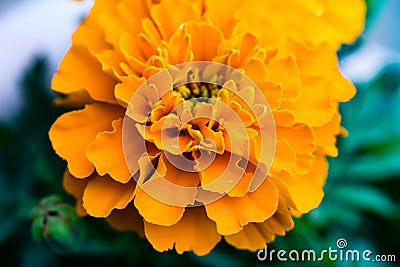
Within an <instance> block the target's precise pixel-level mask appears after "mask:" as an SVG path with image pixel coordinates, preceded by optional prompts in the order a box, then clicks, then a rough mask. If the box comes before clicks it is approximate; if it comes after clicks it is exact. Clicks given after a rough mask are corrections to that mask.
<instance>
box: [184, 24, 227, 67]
mask: <svg viewBox="0 0 400 267" xmlns="http://www.w3.org/2000/svg"><path fill="white" fill-rule="evenodd" d="M184 30H185V32H187V34H189V36H190V42H191V45H192V49H191V51H192V52H193V60H203V61H212V59H213V58H214V57H215V56H216V55H217V51H218V45H219V44H220V43H221V41H222V39H223V36H222V33H221V31H220V30H219V29H218V28H217V27H215V26H213V25H210V24H207V23H205V22H189V23H187V24H185V25H184Z"/></svg>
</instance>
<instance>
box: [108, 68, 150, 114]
mask: <svg viewBox="0 0 400 267" xmlns="http://www.w3.org/2000/svg"><path fill="white" fill-rule="evenodd" d="M145 81H146V79H145V78H143V77H141V78H138V77H136V76H133V75H130V76H129V77H127V78H126V79H124V80H123V82H122V83H119V84H117V86H115V91H114V94H115V98H116V99H117V100H118V103H119V104H120V105H121V106H123V107H125V108H127V107H128V105H129V103H130V102H131V100H132V97H133V95H134V94H135V92H136V91H137V90H138V89H139V87H140V86H141V85H142V84H143V83H144V82H145Z"/></svg>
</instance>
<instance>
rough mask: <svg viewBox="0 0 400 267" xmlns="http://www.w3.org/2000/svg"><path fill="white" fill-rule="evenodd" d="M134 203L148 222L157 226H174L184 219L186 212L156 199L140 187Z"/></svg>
mask: <svg viewBox="0 0 400 267" xmlns="http://www.w3.org/2000/svg"><path fill="white" fill-rule="evenodd" d="M134 203H135V207H136V208H137V209H138V210H139V213H140V215H142V216H143V218H144V219H145V220H146V222H150V223H153V224H157V225H163V226H171V225H174V224H176V223H177V222H178V221H179V220H180V219H181V218H182V216H183V213H184V212H185V208H182V207H176V206H171V205H168V204H165V203H163V202H161V201H159V200H157V199H154V198H153V197H152V196H149V195H148V194H147V193H146V192H145V191H143V190H142V189H141V188H140V187H139V188H138V190H137V192H136V196H135V202H134Z"/></svg>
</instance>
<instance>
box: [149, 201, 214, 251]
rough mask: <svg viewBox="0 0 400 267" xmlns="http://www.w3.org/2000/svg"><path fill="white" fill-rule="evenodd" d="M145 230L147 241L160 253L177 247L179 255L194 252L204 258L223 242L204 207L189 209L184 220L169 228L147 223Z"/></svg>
mask: <svg viewBox="0 0 400 267" xmlns="http://www.w3.org/2000/svg"><path fill="white" fill-rule="evenodd" d="M144 229H145V234H146V237H147V239H148V240H149V242H150V243H151V244H152V245H153V247H154V248H155V249H156V250H158V251H166V250H169V249H172V248H173V247H174V246H175V249H176V251H177V252H178V253H179V254H182V253H183V252H185V251H193V252H194V253H195V254H197V255H199V256H202V255H206V254H207V253H209V252H210V251H211V249H213V248H214V247H215V245H216V244H217V243H218V242H219V241H220V240H221V236H220V235H219V234H218V232H217V230H216V227H215V222H213V221H212V220H210V219H209V218H208V217H207V214H206V212H205V210H204V208H203V207H196V208H187V209H186V211H185V214H184V215H183V217H182V219H181V220H180V221H179V222H178V223H177V224H175V225H172V226H169V227H165V226H160V225H156V224H151V223H148V222H146V221H145V224H144Z"/></svg>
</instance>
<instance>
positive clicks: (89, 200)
mask: <svg viewBox="0 0 400 267" xmlns="http://www.w3.org/2000/svg"><path fill="white" fill-rule="evenodd" d="M135 187H136V183H135V182H134V181H133V180H131V181H130V182H128V183H126V184H122V183H119V182H116V181H115V180H114V179H112V178H111V177H110V176H108V175H106V176H96V177H93V180H91V181H90V182H89V183H88V184H87V186H86V188H85V192H84V193H83V206H84V208H85V209H86V211H87V213H88V214H90V215H91V216H93V217H107V216H108V215H110V213H111V211H112V210H113V209H124V208H125V207H126V206H127V205H128V203H129V202H131V201H132V199H133V197H134V192H135Z"/></svg>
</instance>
